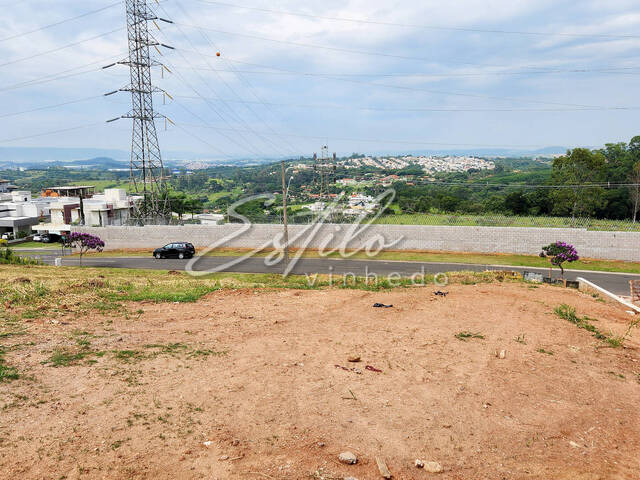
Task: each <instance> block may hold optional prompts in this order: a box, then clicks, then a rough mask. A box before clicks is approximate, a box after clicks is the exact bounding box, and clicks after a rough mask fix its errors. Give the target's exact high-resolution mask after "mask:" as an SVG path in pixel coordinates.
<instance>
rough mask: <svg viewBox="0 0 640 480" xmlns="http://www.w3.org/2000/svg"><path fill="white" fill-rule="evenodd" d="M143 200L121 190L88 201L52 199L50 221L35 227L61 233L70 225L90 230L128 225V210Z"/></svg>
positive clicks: (95, 196)
mask: <svg viewBox="0 0 640 480" xmlns="http://www.w3.org/2000/svg"><path fill="white" fill-rule="evenodd" d="M141 199H142V197H139V196H128V195H127V192H126V190H124V189H122V188H109V189H106V190H105V191H104V193H103V194H98V195H93V196H92V197H90V198H81V197H53V198H51V200H52V203H51V222H49V223H44V224H40V225H38V226H37V227H35V228H34V230H38V231H40V232H42V231H47V232H49V233H58V234H60V233H64V232H69V231H70V230H71V225H79V224H81V223H83V218H82V217H83V214H84V224H85V225H87V226H92V227H106V226H122V225H127V223H128V222H129V219H130V218H131V211H132V209H133V207H134V205H135V204H136V202H139V201H140V200H141Z"/></svg>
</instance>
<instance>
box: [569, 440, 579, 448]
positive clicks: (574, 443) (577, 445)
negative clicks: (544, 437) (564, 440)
mask: <svg viewBox="0 0 640 480" xmlns="http://www.w3.org/2000/svg"><path fill="white" fill-rule="evenodd" d="M569 445H571V446H572V447H573V448H580V445H579V444H577V443H576V442H574V441H573V440H571V441H569Z"/></svg>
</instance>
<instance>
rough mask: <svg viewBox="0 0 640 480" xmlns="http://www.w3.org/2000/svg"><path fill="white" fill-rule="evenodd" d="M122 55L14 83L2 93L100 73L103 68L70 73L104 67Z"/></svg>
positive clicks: (2, 88) (1, 90) (4, 88)
mask: <svg viewBox="0 0 640 480" xmlns="http://www.w3.org/2000/svg"><path fill="white" fill-rule="evenodd" d="M122 55H123V54H121V55H115V56H113V57H109V58H107V59H105V60H98V61H95V62H89V63H86V64H84V65H79V66H77V67H74V68H69V69H67V70H62V71H60V72H56V73H52V74H49V75H45V76H44V77H38V78H35V79H32V80H26V81H24V82H18V83H14V84H12V85H7V86H5V87H0V92H5V91H8V90H16V89H18V88H23V87H31V86H33V85H40V84H43V83H49V82H54V81H56V80H62V79H65V78H70V77H76V76H79V75H85V74H87V73H92V72H100V71H102V67H101V68H97V69H95V68H92V69H90V70H84V71H80V72H75V73H69V72H74V71H75V70H79V69H81V68H84V67H88V66H89V65H96V64H100V65H104V64H105V63H107V62H110V61H112V60H114V59H116V58H121V57H122Z"/></svg>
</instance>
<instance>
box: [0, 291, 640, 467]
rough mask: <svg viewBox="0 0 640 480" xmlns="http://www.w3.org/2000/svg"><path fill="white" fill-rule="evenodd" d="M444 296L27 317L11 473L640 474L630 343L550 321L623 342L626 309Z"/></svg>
mask: <svg viewBox="0 0 640 480" xmlns="http://www.w3.org/2000/svg"><path fill="white" fill-rule="evenodd" d="M433 291H434V289H433V288H431V289H429V288H412V289H397V290H393V291H390V292H384V293H380V292H365V291H358V290H336V289H333V290H315V291H291V290H279V291H270V292H269V291H263V290H236V291H230V290H221V291H218V292H214V293H213V294H210V295H208V296H207V297H206V298H205V299H203V300H201V301H200V302H198V303H195V304H173V303H170V304H144V305H142V304H141V305H137V306H136V305H134V308H140V313H139V315H138V316H134V317H133V316H129V317H125V318H113V317H104V318H102V317H101V318H95V317H94V316H91V317H89V316H87V317H80V318H77V317H74V318H70V319H67V320H66V322H60V323H57V324H52V323H51V322H50V321H48V320H43V321H40V322H39V323H38V322H34V323H32V324H30V325H32V327H30V328H31V330H30V332H29V334H28V335H26V336H24V337H13V338H12V339H11V342H10V343H11V345H12V348H11V350H10V351H8V353H7V355H6V361H7V362H8V364H11V365H15V366H18V367H19V371H20V372H21V375H22V378H21V379H19V380H15V381H13V382H11V383H5V384H0V407H3V408H2V414H1V415H2V416H1V417H0V419H1V420H0V439H1V443H0V472H2V473H3V475H2V477H3V478H21V479H36V478H61V477H63V476H64V477H65V478H68V479H76V478H82V479H85V478H87V479H93V478H95V479H98V478H100V479H102V478H134V479H192V478H193V479H196V478H206V479H216V478H217V479H265V478H266V479H309V478H312V479H342V478H344V477H346V476H353V477H356V478H359V479H360V480H363V479H376V478H382V477H381V475H380V468H381V467H380V466H379V465H381V464H384V465H385V466H386V467H388V469H389V470H390V472H391V474H392V475H393V478H397V479H429V478H441V479H465V480H469V479H487V478H491V479H503V478H505V479H509V480H516V479H566V480H569V479H571V480H574V479H581V480H586V479H589V480H594V479H603V480H604V479H632V478H638V477H637V472H638V471H639V468H640V457H639V456H638V451H639V450H638V449H639V447H640V415H639V414H638V398H639V395H640V382H639V379H640V377H639V376H638V374H639V373H640V363H639V361H640V355H639V353H638V346H639V344H638V341H637V339H635V338H632V339H631V340H629V341H627V343H626V344H625V348H609V347H608V346H607V344H606V343H605V342H603V341H599V340H598V339H596V338H595V337H594V336H593V334H592V332H589V331H586V330H584V329H580V328H578V327H577V326H576V325H575V324H572V323H571V322H568V321H567V320H565V319H563V318H560V317H559V316H558V315H556V314H555V313H554V309H555V308H556V307H557V306H558V305H561V304H568V305H571V306H573V307H576V309H577V314H578V315H588V317H589V319H590V321H591V322H593V323H594V324H597V327H598V329H599V331H601V332H610V331H612V332H614V333H624V331H625V330H626V326H627V324H628V322H629V321H630V320H631V317H630V315H629V314H628V313H626V312H625V309H624V308H620V307H618V306H617V305H615V304H611V303H605V302H604V301H602V300H600V299H597V298H593V297H591V296H589V295H586V294H582V293H579V292H576V291H573V290H565V289H561V288H558V287H551V286H539V287H537V286H535V287H534V286H529V285H526V284H522V283H512V282H505V283H496V284H490V285H488V284H482V285H451V286H449V287H448V288H447V291H448V292H449V294H448V295H446V296H436V295H433ZM374 303H382V304H385V305H393V307H392V308H373V304H374ZM66 323H68V324H66ZM4 344H5V345H7V346H9V343H8V342H6V341H5V342H4ZM356 358H357V359H358V360H360V361H353V360H355V359H356ZM350 359H351V360H352V361H351V362H350V361H349V360H350ZM369 367H370V368H369ZM342 452H352V453H353V454H354V455H355V456H356V457H357V463H355V464H354V465H346V464H343V463H340V461H339V460H338V456H339V454H340V453H342ZM416 459H420V460H422V462H423V463H424V465H426V467H427V468H417V467H416V466H415V461H416ZM432 462H437V463H438V464H440V465H441V466H442V468H443V472H442V473H439V474H434V473H429V472H428V471H427V469H428V468H435V467H434V465H435V464H434V463H432Z"/></svg>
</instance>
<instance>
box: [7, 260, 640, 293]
mask: <svg viewBox="0 0 640 480" xmlns="http://www.w3.org/2000/svg"><path fill="white" fill-rule="evenodd" d="M20 254H22V255H25V254H27V255H30V256H35V257H39V258H41V260H42V261H43V262H45V263H49V264H53V262H54V259H55V258H56V257H59V256H60V251H59V250H58V251H56V252H44V251H42V250H40V251H35V250H34V251H21V252H20ZM196 258H197V259H198V261H197V262H196V264H195V266H194V270H196V271H206V270H209V269H213V268H216V267H220V266H223V265H226V264H228V263H230V262H232V261H233V260H237V259H238V257H196ZM187 263H188V260H177V259H175V260H174V259H164V260H156V259H155V258H153V257H151V256H149V257H88V258H84V259H83V261H82V264H83V265H84V266H87V267H108V268H138V269H155V270H184V269H185V267H186V265H187ZM79 264H80V260H79V258H78V257H68V258H63V260H62V265H65V266H77V265H79ZM282 270H283V264H282V263H278V264H275V265H268V264H267V263H266V262H265V259H264V258H258V257H254V258H248V259H245V260H242V261H241V262H240V263H237V264H235V265H232V266H226V267H225V268H222V269H221V270H220V271H223V272H237V273H282ZM484 270H514V271H517V272H523V271H525V270H526V271H529V272H536V273H542V274H544V275H545V276H546V275H547V274H548V273H549V269H548V268H531V267H511V266H504V265H471V264H460V263H424V262H396V261H383V260H349V259H320V258H303V259H300V260H298V261H297V263H296V264H295V266H294V267H293V269H292V271H291V273H292V274H295V275H304V274H308V275H313V274H315V273H318V274H330V273H331V274H333V275H334V276H335V277H336V279H337V280H336V281H341V278H338V277H342V276H343V275H348V274H353V275H356V276H365V275H369V276H371V275H377V276H378V278H382V277H388V275H391V274H399V275H400V276H403V277H407V276H411V275H413V274H415V273H418V274H420V273H423V272H424V273H427V274H435V273H440V272H455V271H484ZM554 276H556V277H557V276H559V272H558V271H557V269H555V271H554ZM576 277H583V278H585V279H587V280H590V281H591V282H593V283H595V284H597V285H599V286H601V287H603V288H605V289H607V290H609V291H610V292H613V293H615V294H618V295H629V280H631V279H640V275H633V274H626V273H608V272H588V271H578V270H565V278H566V279H567V280H575V279H576Z"/></svg>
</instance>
